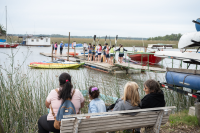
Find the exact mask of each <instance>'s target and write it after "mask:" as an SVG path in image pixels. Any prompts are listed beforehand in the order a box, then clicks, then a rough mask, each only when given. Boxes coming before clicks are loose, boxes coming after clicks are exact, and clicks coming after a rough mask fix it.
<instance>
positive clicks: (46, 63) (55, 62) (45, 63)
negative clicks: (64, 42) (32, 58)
mask: <svg viewBox="0 0 200 133" xmlns="http://www.w3.org/2000/svg"><path fill="white" fill-rule="evenodd" d="M32 64H43V65H49V64H78V62H69V61H66V62H58V61H54V62H46V61H43V62H31V63H30V65H32Z"/></svg>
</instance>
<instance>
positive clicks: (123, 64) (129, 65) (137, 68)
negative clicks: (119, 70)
mask: <svg viewBox="0 0 200 133" xmlns="http://www.w3.org/2000/svg"><path fill="white" fill-rule="evenodd" d="M115 65H116V66H119V67H124V68H128V69H136V70H141V71H144V70H146V71H147V70H149V71H158V72H166V68H159V67H150V66H149V67H148V66H141V65H136V64H131V63H115Z"/></svg>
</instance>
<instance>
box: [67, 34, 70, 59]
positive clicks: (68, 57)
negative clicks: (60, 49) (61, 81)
mask: <svg viewBox="0 0 200 133" xmlns="http://www.w3.org/2000/svg"><path fill="white" fill-rule="evenodd" d="M69 44H70V32H69V40H68V53H67V61H69Z"/></svg>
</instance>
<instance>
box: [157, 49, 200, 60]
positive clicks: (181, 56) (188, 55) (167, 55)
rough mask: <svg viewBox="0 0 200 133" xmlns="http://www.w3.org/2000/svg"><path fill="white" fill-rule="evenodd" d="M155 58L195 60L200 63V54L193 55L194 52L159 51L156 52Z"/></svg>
mask: <svg viewBox="0 0 200 133" xmlns="http://www.w3.org/2000/svg"><path fill="white" fill-rule="evenodd" d="M154 56H157V57H164V58H171V59H177V60H186V59H189V60H195V61H197V62H200V53H193V52H191V53H190V52H185V53H182V52H177V51H157V52H155V54H154Z"/></svg>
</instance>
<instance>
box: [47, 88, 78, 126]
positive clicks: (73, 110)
mask: <svg viewBox="0 0 200 133" xmlns="http://www.w3.org/2000/svg"><path fill="white" fill-rule="evenodd" d="M55 91H56V92H57V93H58V90H57V89H55ZM74 93H75V89H74V90H73V93H72V97H73V95H74ZM65 102H68V104H71V106H73V107H68V108H66V107H65V106H63V104H65ZM65 102H63V104H61V106H60V108H59V110H58V114H60V113H59V112H60V110H61V109H62V110H63V109H64V108H66V109H70V110H71V113H70V111H68V110H67V111H65V112H67V113H68V114H67V115H70V114H76V111H75V107H74V105H73V103H71V99H66V100H65ZM50 107H51V112H52V115H53V117H54V120H55V121H54V128H55V129H60V125H61V121H59V120H57V119H56V117H55V113H54V112H53V108H52V106H51V105H50ZM58 114H57V117H58ZM61 115H63V113H62V114H61ZM65 115H66V114H65Z"/></svg>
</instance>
